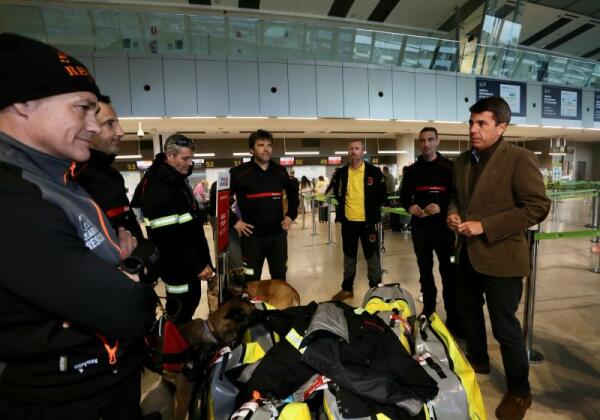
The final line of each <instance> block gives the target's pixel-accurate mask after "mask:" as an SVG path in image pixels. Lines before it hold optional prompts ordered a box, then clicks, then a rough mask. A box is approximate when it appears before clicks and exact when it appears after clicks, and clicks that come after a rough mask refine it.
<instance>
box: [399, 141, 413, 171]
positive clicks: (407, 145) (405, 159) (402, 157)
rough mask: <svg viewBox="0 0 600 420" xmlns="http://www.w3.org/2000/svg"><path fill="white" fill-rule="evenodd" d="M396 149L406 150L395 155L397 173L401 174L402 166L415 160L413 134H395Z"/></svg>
mask: <svg viewBox="0 0 600 420" xmlns="http://www.w3.org/2000/svg"><path fill="white" fill-rule="evenodd" d="M396 150H406V153H402V154H398V155H396V164H397V165H398V175H402V168H404V167H405V166H408V165H410V164H411V163H413V162H414V161H415V135H414V134H412V133H410V134H398V135H396Z"/></svg>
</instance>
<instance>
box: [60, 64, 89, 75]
mask: <svg viewBox="0 0 600 420" xmlns="http://www.w3.org/2000/svg"><path fill="white" fill-rule="evenodd" d="M65 70H66V71H67V73H69V76H71V77H77V76H89V75H90V72H89V71H88V70H87V69H86V68H85V67H83V66H65Z"/></svg>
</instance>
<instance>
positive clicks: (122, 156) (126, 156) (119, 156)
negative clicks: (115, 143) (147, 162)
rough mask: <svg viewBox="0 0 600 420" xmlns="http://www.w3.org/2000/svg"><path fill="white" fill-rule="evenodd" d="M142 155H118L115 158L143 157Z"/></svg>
mask: <svg viewBox="0 0 600 420" xmlns="http://www.w3.org/2000/svg"><path fill="white" fill-rule="evenodd" d="M141 158H142V155H118V156H117V157H116V158H115V159H117V160H124V159H141Z"/></svg>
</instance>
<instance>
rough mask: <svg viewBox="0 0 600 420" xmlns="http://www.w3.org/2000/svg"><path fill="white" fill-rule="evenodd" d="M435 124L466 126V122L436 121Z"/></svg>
mask: <svg viewBox="0 0 600 420" xmlns="http://www.w3.org/2000/svg"><path fill="white" fill-rule="evenodd" d="M434 123H438V124H464V123H465V122H464V121H440V120H437V121H434Z"/></svg>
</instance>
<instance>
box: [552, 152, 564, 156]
mask: <svg viewBox="0 0 600 420" xmlns="http://www.w3.org/2000/svg"><path fill="white" fill-rule="evenodd" d="M548 155H550V156H566V153H555V152H550V153H548Z"/></svg>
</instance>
